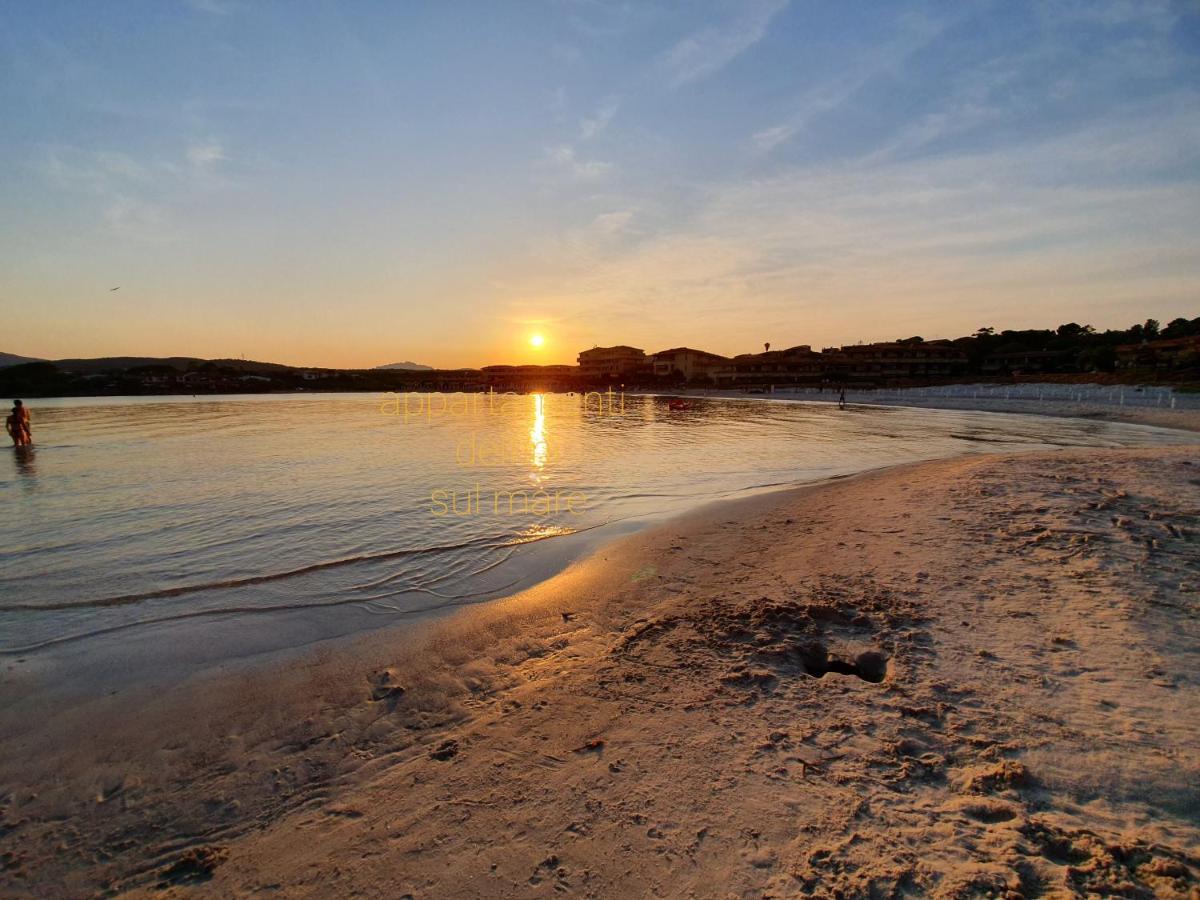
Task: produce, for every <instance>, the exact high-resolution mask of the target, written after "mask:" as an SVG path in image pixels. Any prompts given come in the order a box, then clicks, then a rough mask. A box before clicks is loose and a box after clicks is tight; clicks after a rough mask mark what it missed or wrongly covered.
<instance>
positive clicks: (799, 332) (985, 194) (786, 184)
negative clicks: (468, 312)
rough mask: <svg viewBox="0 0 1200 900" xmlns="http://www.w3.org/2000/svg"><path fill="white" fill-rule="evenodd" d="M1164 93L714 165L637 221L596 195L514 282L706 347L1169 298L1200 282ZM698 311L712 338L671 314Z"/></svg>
mask: <svg viewBox="0 0 1200 900" xmlns="http://www.w3.org/2000/svg"><path fill="white" fill-rule="evenodd" d="M1183 94H1184V95H1183V96H1171V97H1165V98H1162V99H1161V100H1160V101H1159V102H1157V103H1152V104H1147V103H1137V104H1133V103H1131V104H1130V105H1129V106H1128V107H1125V108H1110V109H1109V110H1107V114H1106V116H1105V117H1103V118H1097V119H1095V120H1092V121H1089V122H1086V123H1081V124H1078V125H1076V126H1074V127H1064V128H1063V129H1061V130H1060V131H1058V132H1055V133H1051V134H1042V135H1037V136H1026V137H1024V138H1023V139H1022V140H1019V141H1016V142H1014V143H1011V144H1006V145H1004V146H1001V147H990V148H988V149H986V150H977V151H973V152H963V151H960V152H959V153H958V154H957V155H941V156H930V157H921V158H908V159H895V158H891V157H875V156H871V157H863V158H857V159H843V160H840V161H837V162H834V163H823V164H820V165H807V166H795V167H792V168H790V169H787V170H785V171H783V172H781V173H779V174H777V175H775V176H773V177H769V178H764V177H755V178H745V179H736V180H731V181H729V182H726V183H723V184H717V185H712V186H709V187H707V188H703V189H701V191H700V195H699V196H698V197H697V198H696V202H695V204H694V205H693V207H692V208H693V211H692V212H690V213H688V214H685V215H683V216H680V217H678V218H676V219H675V220H674V221H672V222H670V223H660V226H661V227H658V228H657V229H655V230H644V231H642V232H640V233H630V232H629V230H628V228H627V226H628V223H629V221H630V218H631V216H630V215H628V214H627V211H621V210H618V211H614V212H606V213H603V214H601V215H599V216H596V217H595V218H594V219H593V220H592V221H591V227H590V228H589V229H587V230H586V233H585V232H572V233H571V234H569V235H564V238H566V237H569V238H570V239H571V240H570V241H564V244H563V247H562V249H563V251H564V252H563V253H561V254H541V255H540V256H539V257H538V259H539V262H538V266H537V270H536V271H534V272H530V273H527V277H526V279H525V280H524V282H523V283H518V284H515V285H514V291H521V290H523V291H526V292H528V293H530V294H545V295H551V294H553V295H554V296H559V297H569V298H571V300H570V304H575V305H578V306H579V307H580V308H586V309H589V310H603V311H604V312H603V316H604V317H605V318H604V322H603V323H601V324H604V325H605V327H608V325H609V324H611V329H610V330H611V331H612V332H613V333H623V334H626V335H630V338H629V339H635V338H636V340H653V339H656V338H657V337H660V336H661V337H663V339H667V336H668V335H670V336H671V338H670V339H677V340H680V341H685V342H686V341H690V340H699V339H703V338H704V337H705V335H707V339H708V340H709V341H710V342H712V346H711V348H710V349H713V350H717V351H721V352H732V351H736V350H738V349H739V348H740V349H745V348H746V347H749V346H754V345H756V344H758V343H760V342H761V341H762V340H763V339H764V337H763V335H764V333H765V334H766V335H768V336H771V335H772V334H779V333H780V331H782V332H784V333H785V334H787V337H782V336H780V337H779V338H778V339H780V340H795V341H796V342H797V343H800V342H811V343H814V344H820V343H821V342H822V341H824V342H827V343H832V342H837V341H841V340H849V339H851V338H862V339H887V338H894V337H896V336H898V335H901V334H912V333H921V334H925V335H926V337H935V336H953V335H954V334H957V333H966V332H969V331H971V330H973V329H974V328H976V327H978V326H979V325H980V324H983V323H985V322H986V321H988V320H991V319H994V318H995V317H996V316H998V315H1002V316H1004V317H1005V320H1006V321H1007V322H1009V323H1011V324H1013V325H1014V326H1019V325H1022V324H1027V325H1029V326H1031V327H1032V326H1039V327H1040V326H1044V325H1052V324H1057V323H1058V321H1067V320H1070V319H1077V320H1078V321H1081V322H1082V321H1092V322H1093V324H1096V325H1098V326H1101V327H1106V326H1111V325H1116V324H1127V323H1128V321H1134V320H1137V319H1139V318H1142V319H1144V318H1145V315H1146V310H1147V309H1154V308H1163V307H1167V308H1182V307H1186V304H1187V302H1188V298H1192V297H1194V296H1195V291H1196V287H1197V285H1200V238H1198V237H1197V233H1196V228H1195V210H1196V209H1197V208H1200V183H1198V182H1197V180H1196V179H1195V178H1194V175H1193V174H1192V173H1194V171H1195V170H1196V166H1197V165H1200V141H1197V140H1196V136H1197V135H1200V102H1198V101H1200V96H1197V95H1196V93H1195V92H1188V91H1184V92H1183ZM589 233H590V241H589V238H588V234H589ZM613 234H621V235H622V236H628V237H629V238H630V239H628V240H621V241H612V240H611V235H613ZM547 259H553V260H555V265H553V266H547V264H546V260H547ZM564 302H566V301H564ZM706 315H708V316H719V317H721V321H722V326H721V332H720V337H719V338H714V337H713V333H712V332H711V331H705V330H703V329H700V328H699V327H698V326H697V327H696V329H695V330H692V331H689V329H692V328H693V326H692V323H693V322H699V321H701V320H702V318H703V317H704V316H706ZM1126 320H1127V321H1126ZM693 335H695V336H694V337H693ZM722 341H723V342H724V343H721V342H722Z"/></svg>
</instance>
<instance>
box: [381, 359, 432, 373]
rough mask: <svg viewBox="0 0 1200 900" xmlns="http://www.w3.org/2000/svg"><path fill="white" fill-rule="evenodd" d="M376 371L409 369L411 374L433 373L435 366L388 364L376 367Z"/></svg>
mask: <svg viewBox="0 0 1200 900" xmlns="http://www.w3.org/2000/svg"><path fill="white" fill-rule="evenodd" d="M375 368H376V369H407V370H408V371H410V372H432V371H433V366H423V365H421V364H420V363H415V362H408V361H405V362H398V363H388V364H387V365H386V366H376V367H375Z"/></svg>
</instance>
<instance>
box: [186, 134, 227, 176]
mask: <svg viewBox="0 0 1200 900" xmlns="http://www.w3.org/2000/svg"><path fill="white" fill-rule="evenodd" d="M187 158H188V162H190V163H191V164H192V165H193V166H195V167H196V168H199V169H203V168H207V167H208V166H211V165H213V164H214V163H218V162H222V161H223V160H227V159H229V157H228V156H226V155H225V149H224V148H223V147H222V146H221V145H220V144H219V143H218V142H217V141H211V140H210V141H206V142H205V143H202V144H193V145H192V146H190V147H188V149H187Z"/></svg>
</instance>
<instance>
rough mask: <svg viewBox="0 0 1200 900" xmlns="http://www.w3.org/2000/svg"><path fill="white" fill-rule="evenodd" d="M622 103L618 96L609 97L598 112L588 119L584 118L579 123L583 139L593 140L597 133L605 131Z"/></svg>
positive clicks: (580, 135) (580, 134)
mask: <svg viewBox="0 0 1200 900" xmlns="http://www.w3.org/2000/svg"><path fill="white" fill-rule="evenodd" d="M620 106H621V103H620V101H619V100H618V99H617V98H616V97H607V98H605V100H604V102H603V103H601V104H600V106H599V107H598V108H597V109H596V114H595V115H594V116H592V117H591V118H588V119H582V120H581V121H580V123H579V137H580V139H581V140H585V141H588V140H591V139H592V138H594V137H596V136H597V135H599V134H601V133H603V131H604V129H606V128H607V127H608V123H609V122H611V121H612V120H613V116H615V115H616V114H617V110H618V109H620Z"/></svg>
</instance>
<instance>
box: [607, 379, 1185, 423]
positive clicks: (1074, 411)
mask: <svg viewBox="0 0 1200 900" xmlns="http://www.w3.org/2000/svg"><path fill="white" fill-rule="evenodd" d="M628 393H629V394H630V396H633V395H635V394H639V393H640V394H644V395H647V396H651V395H653V396H660V397H681V398H687V397H696V398H701V399H703V398H713V399H717V398H720V399H724V400H770V401H774V402H778V403H823V404H836V403H837V394H836V392H834V391H832V390H831V391H830V392H828V393H827V394H826V395H824V396H813V395H811V394H801V395H789V394H787V393H785V392H782V391H781V392H780V393H778V394H745V393H742V392H741V391H737V390H723V389H712V390H709V389H705V388H683V389H680V390H675V391H641V392H639V391H629V392H628ZM847 403H848V404H849V405H850V406H867V407H870V406H884V407H902V408H908V409H945V410H961V411H974V412H996V413H1018V414H1022V415H1034V416H1051V417H1054V418H1061V419H1091V420H1095V421H1101V422H1120V423H1124V424H1127V425H1146V426H1149V427H1151V428H1170V429H1174V430H1177V431H1200V410H1197V409H1163V408H1158V407H1135V406H1123V407H1122V406H1111V405H1102V404H1096V403H1074V402H1069V401H1061V400H1017V399H1013V400H1001V399H992V398H987V397H977V398H967V397H904V398H899V399H895V398H889V397H886V396H884V395H882V394H880V395H879V396H873V395H872V394H871V393H869V392H857V393H851V394H849V395H847Z"/></svg>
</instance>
